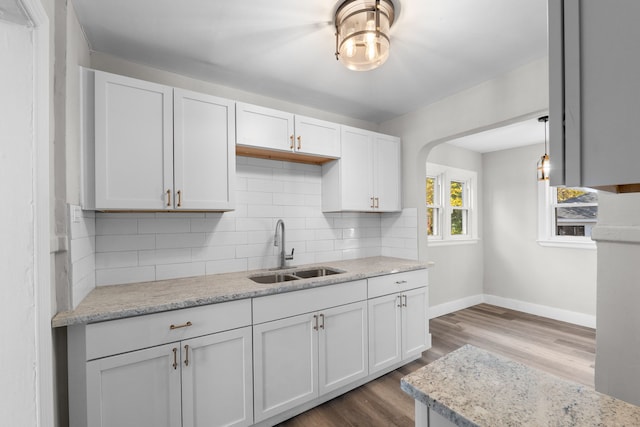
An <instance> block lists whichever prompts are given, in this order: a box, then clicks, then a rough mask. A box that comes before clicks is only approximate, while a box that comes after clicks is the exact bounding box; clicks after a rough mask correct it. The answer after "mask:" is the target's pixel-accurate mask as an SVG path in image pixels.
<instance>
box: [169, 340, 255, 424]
mask: <svg viewBox="0 0 640 427" xmlns="http://www.w3.org/2000/svg"><path fill="white" fill-rule="evenodd" d="M181 346H182V405H183V417H182V418H183V427H197V426H211V427H215V426H235V427H239V426H249V425H251V424H253V381H252V378H253V372H252V361H251V327H245V328H240V329H235V330H232V331H227V332H221V333H218V334H212V335H206V336H204V337H200V338H194V339H191V340H186V341H182V342H181Z"/></svg>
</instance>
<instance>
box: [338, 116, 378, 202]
mask: <svg viewBox="0 0 640 427" xmlns="http://www.w3.org/2000/svg"><path fill="white" fill-rule="evenodd" d="M340 161H341V162H342V165H341V166H342V167H341V168H340V171H341V177H340V181H341V185H342V210H354V211H366V210H373V208H374V200H373V198H374V195H373V178H374V177H373V147H372V138H371V132H368V131H366V130H361V129H355V128H349V127H346V126H344V127H343V128H342V158H341V160H340Z"/></svg>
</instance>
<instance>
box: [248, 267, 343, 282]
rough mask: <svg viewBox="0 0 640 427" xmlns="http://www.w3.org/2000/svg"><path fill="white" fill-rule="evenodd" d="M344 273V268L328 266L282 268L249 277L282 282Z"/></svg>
mask: <svg viewBox="0 0 640 427" xmlns="http://www.w3.org/2000/svg"><path fill="white" fill-rule="evenodd" d="M340 273H344V271H342V270H337V269H335V268H328V267H316V268H305V269H300V270H291V271H289V270H284V271H283V270H280V271H277V272H273V273H267V274H259V275H256V276H251V277H249V279H251V280H253V281H254V282H256V283H280V282H289V281H291V280H300V279H311V278H314V277H323V276H331V275H332V274H340Z"/></svg>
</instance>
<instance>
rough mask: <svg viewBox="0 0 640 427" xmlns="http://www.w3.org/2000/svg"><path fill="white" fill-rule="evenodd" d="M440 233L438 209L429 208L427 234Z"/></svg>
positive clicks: (435, 234) (434, 234)
mask: <svg viewBox="0 0 640 427" xmlns="http://www.w3.org/2000/svg"><path fill="white" fill-rule="evenodd" d="M437 235H438V209H435V208H427V236H437Z"/></svg>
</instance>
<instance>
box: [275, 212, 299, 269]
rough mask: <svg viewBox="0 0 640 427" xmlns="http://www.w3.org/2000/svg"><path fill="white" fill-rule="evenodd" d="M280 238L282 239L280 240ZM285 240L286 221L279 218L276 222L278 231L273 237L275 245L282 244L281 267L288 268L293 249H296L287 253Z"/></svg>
mask: <svg viewBox="0 0 640 427" xmlns="http://www.w3.org/2000/svg"><path fill="white" fill-rule="evenodd" d="M278 231H279V233H278ZM278 240H280V242H278ZM285 242H286V240H285V233H284V221H283V220H281V219H279V220H278V222H277V223H276V233H275V236H274V238H273V246H276V247H277V246H280V268H286V266H287V261H289V260H292V259H293V251H294V250H295V248H292V249H291V254H290V255H287V254H286V253H285V248H284V246H285Z"/></svg>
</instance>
